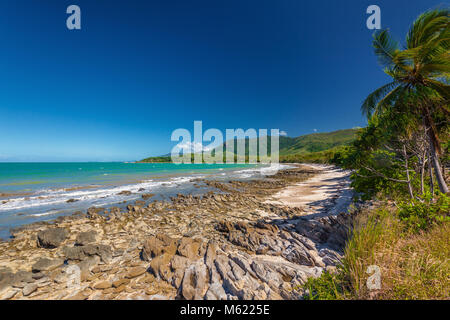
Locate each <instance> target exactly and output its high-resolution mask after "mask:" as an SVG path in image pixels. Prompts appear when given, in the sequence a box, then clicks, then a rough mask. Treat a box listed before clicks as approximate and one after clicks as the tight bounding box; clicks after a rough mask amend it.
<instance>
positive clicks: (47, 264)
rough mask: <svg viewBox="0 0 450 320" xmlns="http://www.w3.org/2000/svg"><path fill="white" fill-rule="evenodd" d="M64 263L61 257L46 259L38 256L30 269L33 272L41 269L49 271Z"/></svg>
mask: <svg viewBox="0 0 450 320" xmlns="http://www.w3.org/2000/svg"><path fill="white" fill-rule="evenodd" d="M63 264H64V260H63V259H47V258H40V259H39V260H38V261H37V262H36V263H35V264H34V265H33V266H32V267H31V270H32V271H33V272H35V273H37V272H41V271H51V270H54V269H56V268H58V267H60V266H62V265H63Z"/></svg>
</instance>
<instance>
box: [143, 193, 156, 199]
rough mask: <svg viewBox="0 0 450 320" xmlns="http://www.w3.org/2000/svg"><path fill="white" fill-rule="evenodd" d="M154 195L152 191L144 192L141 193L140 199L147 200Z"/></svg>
mask: <svg viewBox="0 0 450 320" xmlns="http://www.w3.org/2000/svg"><path fill="white" fill-rule="evenodd" d="M154 196H155V194H154V193H146V194H143V195H142V199H144V200H148V199H150V198H152V197H154Z"/></svg>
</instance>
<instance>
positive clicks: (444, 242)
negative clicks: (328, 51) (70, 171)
mask: <svg viewBox="0 0 450 320" xmlns="http://www.w3.org/2000/svg"><path fill="white" fill-rule="evenodd" d="M449 14H450V11H449V9H447V8H444V9H435V10H430V11H427V12H425V13H423V14H421V15H420V16H419V17H418V18H417V20H416V21H414V23H413V24H412V26H411V28H410V30H409V32H408V34H407V36H406V43H405V45H404V49H401V47H400V45H399V44H398V43H397V42H395V41H394V40H393V38H392V37H391V35H390V34H389V31H387V30H383V31H380V32H377V33H375V34H374V39H373V47H374V50H375V54H376V55H377V57H378V58H379V62H380V63H381V64H382V66H383V68H384V71H385V72H386V74H388V75H389V76H390V77H391V78H392V81H391V82H390V83H388V84H386V85H384V86H382V87H381V88H379V89H377V90H375V91H374V92H373V93H371V94H370V95H369V96H368V97H367V99H366V100H365V101H364V103H363V105H362V111H363V113H364V114H366V115H367V117H368V126H367V127H366V128H363V129H361V131H360V132H359V133H358V137H357V139H356V140H355V141H354V142H353V143H352V144H351V145H349V146H346V147H343V148H342V149H341V150H339V151H337V152H336V153H335V155H334V156H333V159H332V160H331V161H332V162H333V163H336V164H338V165H340V166H342V167H343V168H346V169H350V170H352V172H353V173H352V176H351V179H352V186H353V188H354V190H355V191H356V192H357V197H358V198H361V199H363V200H366V201H370V203H371V204H372V205H371V206H370V207H368V208H364V209H362V210H361V212H360V213H359V215H358V217H357V219H356V221H354V227H353V231H352V232H351V234H350V240H349V241H348V242H347V245H346V247H345V252H344V258H343V259H342V261H341V264H340V266H339V267H338V268H337V271H336V272H334V273H330V272H326V273H324V274H323V275H322V276H321V277H319V278H317V279H310V280H309V281H308V283H307V284H306V286H305V288H306V289H307V290H308V293H307V294H306V295H305V298H307V299H448V297H449V296H450V292H449V290H450V278H449V277H450V263H449V261H450V246H449V244H450V216H449V212H450V208H449V206H450V197H449V190H448V181H449V179H448V173H447V171H448V170H446V168H448V166H449V135H450V130H449V124H450V121H449V120H450V119H449V114H450V113H449V98H450V88H449V79H450V78H449V76H450V54H449V47H450V15H449ZM369 266H377V267H378V268H379V270H380V276H381V288H379V289H377V290H370V289H368V286H367V285H366V283H367V281H368V279H369V277H370V276H371V274H370V273H368V270H370V269H369Z"/></svg>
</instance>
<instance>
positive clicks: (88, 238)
mask: <svg viewBox="0 0 450 320" xmlns="http://www.w3.org/2000/svg"><path fill="white" fill-rule="evenodd" d="M95 241H97V231H94V230H91V231H86V232H81V233H79V234H78V235H77V238H76V240H75V245H77V246H85V245H87V244H90V243H93V242H95Z"/></svg>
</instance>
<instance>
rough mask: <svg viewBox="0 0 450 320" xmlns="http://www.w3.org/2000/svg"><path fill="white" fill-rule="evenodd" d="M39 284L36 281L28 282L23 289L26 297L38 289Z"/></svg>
mask: <svg viewBox="0 0 450 320" xmlns="http://www.w3.org/2000/svg"><path fill="white" fill-rule="evenodd" d="M37 288H38V286H37V284H34V283H30V284H27V285H26V286H25V287H24V288H23V290H22V294H23V295H24V296H25V297H26V296H29V295H30V294H32V293H33V292H35V291H36V290H37Z"/></svg>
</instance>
